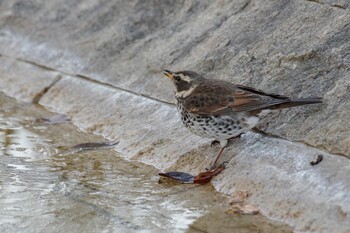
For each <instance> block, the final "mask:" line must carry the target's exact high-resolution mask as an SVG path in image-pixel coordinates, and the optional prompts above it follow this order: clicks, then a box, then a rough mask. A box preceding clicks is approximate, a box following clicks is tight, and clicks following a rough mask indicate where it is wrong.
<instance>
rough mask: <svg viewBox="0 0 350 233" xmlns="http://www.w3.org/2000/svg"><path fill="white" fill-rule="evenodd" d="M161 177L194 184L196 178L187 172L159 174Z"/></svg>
mask: <svg viewBox="0 0 350 233" xmlns="http://www.w3.org/2000/svg"><path fill="white" fill-rule="evenodd" d="M158 175H159V176H162V177H166V178H170V179H172V180H176V181H178V182H181V183H187V184H192V183H193V181H194V176H192V175H191V174H188V173H185V172H165V173H158Z"/></svg>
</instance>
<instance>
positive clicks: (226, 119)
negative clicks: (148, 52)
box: [164, 70, 322, 170]
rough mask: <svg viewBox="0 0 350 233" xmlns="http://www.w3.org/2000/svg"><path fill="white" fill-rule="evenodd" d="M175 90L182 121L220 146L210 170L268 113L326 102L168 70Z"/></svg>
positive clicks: (316, 98)
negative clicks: (230, 147)
mask: <svg viewBox="0 0 350 233" xmlns="http://www.w3.org/2000/svg"><path fill="white" fill-rule="evenodd" d="M164 75H165V76H166V77H168V78H169V79H170V80H171V81H172V83H173V87H174V92H175V101H176V106H177V109H178V112H179V113H180V116H181V121H182V123H183V124H184V126H185V127H186V128H187V129H189V131H191V132H192V133H193V134H195V135H197V136H200V137H204V138H209V139H213V140H214V141H213V142H219V143H220V146H221V147H220V150H219V151H218V153H217V154H216V156H215V158H214V160H213V161H212V162H211V165H210V167H209V169H208V170H213V169H215V168H216V167H217V162H218V160H219V159H220V156H221V155H222V153H223V152H224V149H225V148H226V147H227V145H228V141H229V140H230V139H232V138H236V137H239V136H240V135H241V134H243V133H246V132H248V131H250V130H252V129H253V128H254V127H255V126H256V125H257V124H258V123H259V121H260V120H261V119H262V118H263V117H264V116H266V115H267V113H269V112H271V111H273V110H278V109H283V108H289V107H295V106H301V105H306V104H318V103H322V98H321V97H308V98H294V99H293V98H291V97H288V96H284V95H279V94H274V93H266V92H263V91H261V90H258V89H255V88H252V87H248V86H244V85H239V84H233V83H231V82H229V81H224V80H219V79H211V78H206V77H204V76H202V75H200V74H198V73H196V72H194V71H177V72H172V71H170V70H164Z"/></svg>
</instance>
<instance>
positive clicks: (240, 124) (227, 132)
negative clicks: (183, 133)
mask: <svg viewBox="0 0 350 233" xmlns="http://www.w3.org/2000/svg"><path fill="white" fill-rule="evenodd" d="M176 106H177V108H178V111H179V113H180V115H181V121H182V123H183V124H184V125H185V126H186V128H188V129H189V130H190V131H191V132H192V133H194V134H196V135H198V136H202V137H206V138H211V139H216V140H222V139H228V138H232V137H236V136H238V135H240V134H242V133H244V132H246V131H248V130H249V129H250V128H249V126H248V125H247V124H246V123H245V119H244V116H243V115H242V114H235V115H220V116H210V115H197V114H193V113H190V112H187V111H186V110H185V108H184V107H183V106H182V104H180V103H178V102H177V103H176Z"/></svg>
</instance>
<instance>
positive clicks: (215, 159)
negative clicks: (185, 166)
mask: <svg viewBox="0 0 350 233" xmlns="http://www.w3.org/2000/svg"><path fill="white" fill-rule="evenodd" d="M224 150H225V147H221V148H220V150H219V152H218V153H217V154H216V156H215V158H214V160H213V162H212V163H211V164H210V167H209V171H212V170H214V169H215V168H216V167H217V162H218V160H219V159H220V157H221V154H222V152H224Z"/></svg>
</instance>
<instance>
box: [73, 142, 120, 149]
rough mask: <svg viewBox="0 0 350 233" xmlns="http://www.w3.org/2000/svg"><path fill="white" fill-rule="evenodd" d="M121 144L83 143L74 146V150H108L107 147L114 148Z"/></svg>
mask: <svg viewBox="0 0 350 233" xmlns="http://www.w3.org/2000/svg"><path fill="white" fill-rule="evenodd" d="M118 143H119V142H118V141H114V142H87V143H82V144H78V145H75V146H72V148H73V149H80V150H95V149H99V148H106V147H112V146H115V145H117V144H118Z"/></svg>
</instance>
